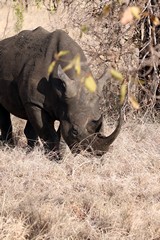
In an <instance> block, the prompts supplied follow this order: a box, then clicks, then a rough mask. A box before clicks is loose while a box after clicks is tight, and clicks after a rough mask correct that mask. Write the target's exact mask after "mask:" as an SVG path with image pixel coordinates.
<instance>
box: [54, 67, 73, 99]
mask: <svg viewBox="0 0 160 240" xmlns="http://www.w3.org/2000/svg"><path fill="white" fill-rule="evenodd" d="M58 78H59V79H61V80H62V81H63V82H64V83H65V88H66V96H67V97H68V98H73V97H75V96H76V94H77V86H76V81H74V80H72V79H70V78H69V77H68V75H67V74H66V73H65V72H64V70H63V69H62V67H61V65H60V64H59V65H58Z"/></svg>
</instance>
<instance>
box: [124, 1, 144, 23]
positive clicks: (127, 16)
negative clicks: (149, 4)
mask: <svg viewBox="0 0 160 240" xmlns="http://www.w3.org/2000/svg"><path fill="white" fill-rule="evenodd" d="M134 17H135V18H136V19H140V8H139V7H135V6H133V7H128V8H126V10H125V11H124V13H123V15H122V18H121V23H122V24H123V25H125V24H127V23H131V22H132V21H133V18H134Z"/></svg>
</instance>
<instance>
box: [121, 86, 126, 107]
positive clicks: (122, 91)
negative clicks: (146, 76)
mask: <svg viewBox="0 0 160 240" xmlns="http://www.w3.org/2000/svg"><path fill="white" fill-rule="evenodd" d="M126 93H127V84H126V83H123V84H122V85H121V89H120V103H121V104H123V103H124V100H125V97H126Z"/></svg>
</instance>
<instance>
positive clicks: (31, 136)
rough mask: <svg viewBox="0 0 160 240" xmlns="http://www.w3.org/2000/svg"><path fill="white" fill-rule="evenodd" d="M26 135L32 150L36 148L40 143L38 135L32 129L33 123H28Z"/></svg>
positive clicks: (25, 130)
mask: <svg viewBox="0 0 160 240" xmlns="http://www.w3.org/2000/svg"><path fill="white" fill-rule="evenodd" d="M24 134H25V136H26V138H27V143H28V146H29V147H30V148H34V146H35V145H36V144H37V142H38V135H37V133H36V132H35V130H34V128H33V127H32V125H31V123H30V122H29V121H27V123H26V126H25V129H24Z"/></svg>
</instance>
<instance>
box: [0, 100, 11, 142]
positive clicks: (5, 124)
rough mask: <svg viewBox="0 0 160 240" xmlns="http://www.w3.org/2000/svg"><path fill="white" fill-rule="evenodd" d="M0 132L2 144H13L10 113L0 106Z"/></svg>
mask: <svg viewBox="0 0 160 240" xmlns="http://www.w3.org/2000/svg"><path fill="white" fill-rule="evenodd" d="M0 130H1V140H2V141H3V142H6V143H9V144H14V141H13V136H12V123H11V118H10V113H9V112H8V111H7V110H6V109H5V108H4V107H3V106H2V105H1V104H0Z"/></svg>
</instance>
